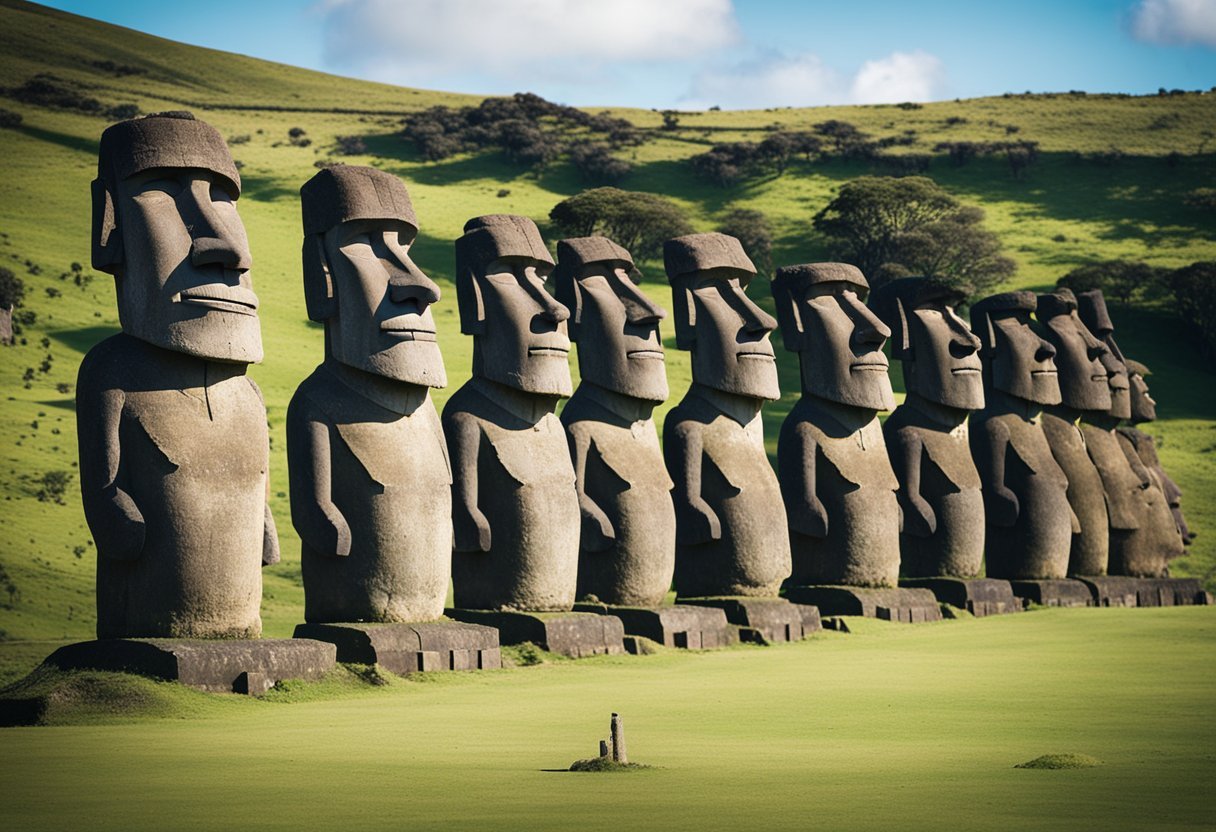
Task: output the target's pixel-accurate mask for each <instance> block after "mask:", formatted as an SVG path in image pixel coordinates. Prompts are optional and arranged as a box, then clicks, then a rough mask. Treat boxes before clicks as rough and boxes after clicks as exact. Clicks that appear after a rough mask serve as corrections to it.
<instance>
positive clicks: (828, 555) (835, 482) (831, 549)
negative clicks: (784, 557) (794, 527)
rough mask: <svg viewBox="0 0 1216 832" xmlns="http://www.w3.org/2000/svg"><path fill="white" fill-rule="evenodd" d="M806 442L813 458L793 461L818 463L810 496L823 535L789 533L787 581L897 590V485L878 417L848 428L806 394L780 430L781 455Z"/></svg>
mask: <svg viewBox="0 0 1216 832" xmlns="http://www.w3.org/2000/svg"><path fill="white" fill-rule="evenodd" d="M799 439H801V440H802V441H799ZM805 440H811V441H813V442H814V444H815V446H816V451H815V457H814V459H813V460H810V459H806V458H805V455H804V453H797V454H795V457H794V459H792V460H790V462H791V464H794V465H801V464H813V465H814V466H815V496H816V497H818V498H819V501H820V502H821V503H822V504H823V507H824V510H825V511H826V513H827V518H828V533H827V536H826V537H823V538H815V537H809V536H806V535H801V534H794V535H792V536H791V541H790V542H791V547H792V549H793V555H794V573H793V575H792V576H791V577H790V583H791V584H800V585H802V584H845V585H851V586H895V584H896V583H897V582H898V579H899V506H898V504H897V502H896V499H895V491H896V489H897V488H898V487H899V483H898V482H897V481H896V479H895V473H894V472H893V471H892V470H891V461H890V459H889V458H888V457H887V446H886V443H885V442H884V440H883V434H882V428H881V426H880V425H879V421H878V418H877V417H875V418H874V419H873V420H871V421H870V422H868V423H866V424H865V425H864V426H863V427H861V428H860V429H858V430H848V429H846V428H844V427H842V426H841V425H840V424H839V423H837V422H836V421H835V420H834V419H832V417H831V416H829V415H828V414H826V413H824V412H823V411H822V410H820V409H818V408H817V407H815V406H814V404H813V403H812V400H811V398H810V397H808V396H804V397H803V398H802V399H800V400H799V402H798V404H796V405H794V409H793V410H791V411H790V415H789V416H788V417H787V418H786V420H785V423H784V424H783V425H782V427H781V439H780V442H781V447H780V448H779V450H778V453H779V454H782V453H784V452H785V449H786V448H787V447H788V446H793V447H801V448H806V447H809V444H808V443H807V442H806V441H805Z"/></svg>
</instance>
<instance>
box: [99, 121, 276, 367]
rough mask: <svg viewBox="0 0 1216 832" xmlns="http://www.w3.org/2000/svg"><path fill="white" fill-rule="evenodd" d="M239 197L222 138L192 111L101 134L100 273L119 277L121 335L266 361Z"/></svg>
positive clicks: (214, 355)
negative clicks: (237, 202)
mask: <svg viewBox="0 0 1216 832" xmlns="http://www.w3.org/2000/svg"><path fill="white" fill-rule="evenodd" d="M240 192H241V178H240V174H238V173H237V169H236V164H235V163H234V162H233V161H232V155H231V154H230V153H229V152H228V147H227V145H226V144H225V143H224V139H223V137H222V136H221V135H220V134H219V132H218V131H217V130H216V129H215V128H214V127H212V126H211V125H209V124H206V123H205V122H202V121H199V120H197V119H195V118H194V116H193V115H191V114H190V113H186V112H174V113H158V114H154V115H150V116H146V117H143V118H137V119H131V120H130V121H121V122H119V123H117V124H112V125H110V126H109V127H108V128H106V130H105V132H103V133H102V134H101V143H100V147H99V150H98V155H97V179H95V180H94V181H93V268H95V269H98V270H100V271H105V272H109V273H110V274H112V275H114V278H115V286H116V288H117V294H118V318H119V321H120V322H121V324H122V328H123V331H124V332H126V333H127V334H128V335H132V336H134V337H136V338H139V339H141V340H144V341H147V342H149V343H151V344H155V345H156V346H159V347H163V348H165V349H169V350H174V351H176V352H183V353H186V354H188V355H195V356H198V357H200V358H207V359H212V360H215V361H225V362H232V363H243V364H248V363H251V362H255V361H261V360H262V335H261V330H260V328H259V325H258V316H257V310H258V299H257V296H256V295H255V294H254V293H253V288H252V281H251V279H250V275H249V269H250V266H251V265H252V257H251V255H250V253H249V241H248V239H247V238H246V236H245V226H244V225H243V224H242V223H241V218H240V216H239V215H238V214H237V211H236V200H237V198H238V197H239V196H240Z"/></svg>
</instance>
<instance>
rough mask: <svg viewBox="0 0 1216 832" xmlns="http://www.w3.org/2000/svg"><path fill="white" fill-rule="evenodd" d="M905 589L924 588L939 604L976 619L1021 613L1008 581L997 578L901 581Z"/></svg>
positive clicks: (911, 579)
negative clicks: (961, 610)
mask: <svg viewBox="0 0 1216 832" xmlns="http://www.w3.org/2000/svg"><path fill="white" fill-rule="evenodd" d="M899 585H900V586H901V587H906V588H908V589H927V590H929V591H930V592H932V593H933V595H934V597H935V598H937V600H938V602H939V603H942V604H949V605H950V606H952V607H958V608H959V609H963V610H966V611H967V612H969V613H971V614H972V615H974V616H975V617H976V618H982V617H984V616H986V615H1003V614H1005V613H1010V612H1021V611H1022V609H1023V607H1022V602H1021V600H1019V599H1018V598H1016V597H1014V594H1013V588H1012V587H1010V586H1009V581H1002V580H999V579H997V578H950V577H944V576H943V577H936V578H900V579H899Z"/></svg>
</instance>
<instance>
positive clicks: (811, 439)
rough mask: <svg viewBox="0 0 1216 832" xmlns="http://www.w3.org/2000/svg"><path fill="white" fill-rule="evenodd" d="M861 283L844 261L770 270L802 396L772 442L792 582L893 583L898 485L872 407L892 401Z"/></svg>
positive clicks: (880, 328)
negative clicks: (794, 356) (791, 558)
mask: <svg viewBox="0 0 1216 832" xmlns="http://www.w3.org/2000/svg"><path fill="white" fill-rule="evenodd" d="M868 292H869V284H868V283H867V282H866V279H865V277H864V276H863V275H862V273H861V272H860V271H859V270H858V269H857V268H855V267H854V266H850V265H847V264H844V263H812V264H807V265H801V266H786V267H783V268H780V269H778V270H777V276H776V279H775V280H774V281H773V298H774V300H775V301H776V304H777V317H778V320H779V321H780V322H781V334H782V337H783V340H784V343H785V347H786V349H788V350H791V351H793V352H796V353H798V360H799V366H800V368H801V378H802V398H801V399H799V400H798V403H797V404H796V405H794V408H793V410H791V411H790V414H789V416H787V417H786V420H785V423H784V424H783V425H782V426H781V436H780V439H779V441H778V445H777V462H778V466H779V470H780V474H781V492H782V494H783V495H784V497H785V507H786V512H787V515H788V523H789V527H790V543H791V548H792V550H793V555H794V569H793V574H792V575H791V576H790V581H789V583H790V584H791V585H794V586H797V585H812V584H843V585H847V586H860V587H893V586H895V585H896V583H897V581H898V579H899V526H900V520H899V506H898V504H897V502H896V498H895V490H896V489H897V488H898V487H899V483H898V481H897V480H896V479H895V473H894V472H893V470H892V468H891V462H890V460H889V459H888V457H887V447H886V443H885V442H884V441H883V432H882V427H881V426H880V425H879V422H878V412H879V411H882V410H890V409H891V408H893V407H894V406H895V397H894V394H893V393H892V391H891V380H890V378H889V376H888V374H887V370H888V366H887V358H886V356H885V355H883V352H882V347H883V344H884V343H885V342H886V340H887V338H888V337H889V336H890V334H891V330H889V329H888V328H887V327H886V325H884V324H883V322H882V321H880V320H879V319H878V318H877V317H876V316H875V315H874V313H873V312H871V311H870V310H869V309H868V308H867V307H866V306H865V304H864V302H863V301H864V297H865V295H866V294H867V293H868Z"/></svg>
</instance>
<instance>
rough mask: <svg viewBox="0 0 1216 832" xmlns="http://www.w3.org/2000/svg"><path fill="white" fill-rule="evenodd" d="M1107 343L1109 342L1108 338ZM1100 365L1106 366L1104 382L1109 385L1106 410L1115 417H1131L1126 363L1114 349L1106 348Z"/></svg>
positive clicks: (1129, 385)
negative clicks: (1108, 403)
mask: <svg viewBox="0 0 1216 832" xmlns="http://www.w3.org/2000/svg"><path fill="white" fill-rule="evenodd" d="M1107 343H1108V344H1109V343H1110V341H1109V339H1108V342H1107ZM1102 366H1104V367H1105V368H1106V382H1107V384H1108V385H1110V409H1109V410H1108V411H1106V412H1107V413H1108V414H1110V415H1111V416H1112V417H1114V418H1115V419H1130V418H1131V417H1132V396H1131V384H1130V383H1129V382H1128V378H1127V365H1126V364H1124V363H1123V360H1122V359H1121V358H1119V356H1118V355H1117V354H1116V352H1115V350H1111V349H1109V348H1108V349H1107V351H1106V353H1105V354H1104V355H1103V356H1102Z"/></svg>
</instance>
